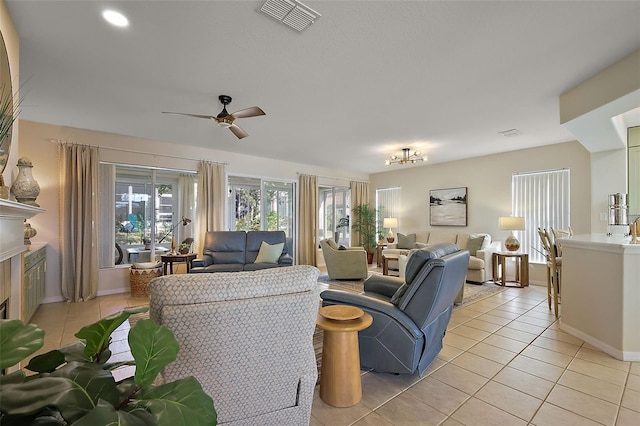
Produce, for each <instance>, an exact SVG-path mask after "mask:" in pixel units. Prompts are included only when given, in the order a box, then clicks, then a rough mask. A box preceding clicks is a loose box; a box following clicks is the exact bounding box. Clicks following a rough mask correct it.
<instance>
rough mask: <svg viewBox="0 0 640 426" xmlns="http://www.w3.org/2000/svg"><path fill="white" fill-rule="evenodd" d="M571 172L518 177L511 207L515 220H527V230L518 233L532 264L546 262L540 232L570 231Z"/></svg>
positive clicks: (536, 173) (545, 172)
mask: <svg viewBox="0 0 640 426" xmlns="http://www.w3.org/2000/svg"><path fill="white" fill-rule="evenodd" d="M569 175H570V174H569V170H568V169H562V170H549V171H543V172H531V173H521V174H514V175H513V176H512V178H511V190H512V194H511V195H512V196H511V203H512V211H513V215H514V216H522V217H524V223H525V230H524V231H517V232H519V235H516V237H517V238H518V239H519V240H520V247H522V251H524V252H525V253H529V260H530V261H531V262H544V261H545V258H544V254H543V253H544V251H543V249H542V244H541V243H540V237H539V235H538V228H546V229H547V230H548V231H549V232H551V228H557V229H567V228H568V227H569V225H570V211H569V208H570V205H571V200H570V194H569V188H570V182H569V177H570V176H569Z"/></svg>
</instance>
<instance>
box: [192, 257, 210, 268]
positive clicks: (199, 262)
mask: <svg viewBox="0 0 640 426" xmlns="http://www.w3.org/2000/svg"><path fill="white" fill-rule="evenodd" d="M209 265H213V258H212V257H211V256H206V255H205V257H199V258H197V259H193V262H191V266H192V267H194V266H205V267H206V266H209Z"/></svg>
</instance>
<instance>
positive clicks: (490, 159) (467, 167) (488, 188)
mask: <svg viewBox="0 0 640 426" xmlns="http://www.w3.org/2000/svg"><path fill="white" fill-rule="evenodd" d="M559 168H568V169H570V170H571V227H572V228H573V229H574V231H575V232H576V233H589V232H591V223H590V217H591V215H590V210H591V160H590V154H589V152H588V151H587V150H586V149H585V148H584V147H583V146H582V145H580V144H579V143H578V142H568V143H562V144H557V145H547V146H544V147H540V148H532V149H525V150H521V151H512V152H507V153H502V154H496V155H488V156H484V157H477V158H472V159H467V160H461V161H453V162H449V163H439V164H426V165H424V166H419V167H403V166H394V169H392V170H391V171H389V172H384V173H377V174H374V175H371V178H370V182H371V194H372V197H375V189H377V188H386V187H395V186H399V187H401V200H402V201H401V205H402V213H401V215H400V217H399V219H398V221H399V231H400V232H402V233H413V232H419V231H424V230H430V229H438V230H447V231H451V232H472V233H473V232H488V233H489V234H491V235H492V237H493V238H494V239H496V240H504V239H505V238H506V237H507V235H508V232H506V231H500V230H498V217H499V216H505V215H506V216H508V215H509V214H511V175H512V174H514V173H521V172H530V171H540V170H550V169H559ZM459 186H466V187H467V188H468V192H467V194H468V216H467V217H468V221H467V223H468V226H467V227H431V226H429V190H431V189H438V188H452V187H459ZM372 201H374V198H372ZM544 271H545V270H544V268H539V267H538V266H537V265H534V266H532V271H531V280H532V281H535V282H538V283H543V282H544V283H546V278H544V277H545V275H544Z"/></svg>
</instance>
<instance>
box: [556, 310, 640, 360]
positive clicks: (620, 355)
mask: <svg viewBox="0 0 640 426" xmlns="http://www.w3.org/2000/svg"><path fill="white" fill-rule="evenodd" d="M560 330H562V331H565V332H567V333H569V334H570V335H572V336H573V337H577V338H578V339H580V340H584V341H585V342H587V343H588V344H590V345H591V346H594V347H596V348H598V349H600V350H601V351H602V352H604V353H607V354H609V355H611V356H612V357H614V358H615V359H619V360H621V361H640V352H630V351H621V350H620V349H617V348H614V347H613V346H611V345H609V344H607V343H604V342H602V341H600V340H598V339H596V338H594V337H593V336H590V335H588V334H586V333H584V332H582V331H580V330H578V329H575V328H573V327H571V326H570V325H567V324H563V323H562V317H561V318H560Z"/></svg>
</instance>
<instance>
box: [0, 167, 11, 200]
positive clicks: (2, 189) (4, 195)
mask: <svg viewBox="0 0 640 426" xmlns="http://www.w3.org/2000/svg"><path fill="white" fill-rule="evenodd" d="M0 199H2V200H8V199H9V187H8V186H4V177H3V176H2V174H1V173H0Z"/></svg>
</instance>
